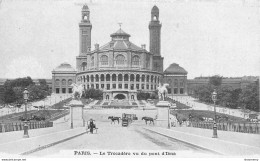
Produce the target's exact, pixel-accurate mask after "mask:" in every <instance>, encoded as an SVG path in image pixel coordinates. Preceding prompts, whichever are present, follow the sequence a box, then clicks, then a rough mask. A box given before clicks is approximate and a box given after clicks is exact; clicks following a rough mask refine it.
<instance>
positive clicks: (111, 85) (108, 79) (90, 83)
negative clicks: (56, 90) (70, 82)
mask: <svg viewBox="0 0 260 161" xmlns="http://www.w3.org/2000/svg"><path fill="white" fill-rule="evenodd" d="M160 79H161V75H159V74H155V73H143V72H139V73H137V72H134V73H130V72H113V73H112V72H111V73H86V74H82V75H78V81H80V82H81V83H82V84H83V85H84V86H85V88H86V89H89V88H95V89H105V90H111V89H126V90H145V91H153V90H156V88H157V86H158V84H159V82H160Z"/></svg>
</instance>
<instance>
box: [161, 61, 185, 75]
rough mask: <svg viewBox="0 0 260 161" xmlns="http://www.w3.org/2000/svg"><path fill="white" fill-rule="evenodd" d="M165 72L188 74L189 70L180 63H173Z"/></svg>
mask: <svg viewBox="0 0 260 161" xmlns="http://www.w3.org/2000/svg"><path fill="white" fill-rule="evenodd" d="M164 74H184V75H186V74H188V72H187V71H186V70H185V69H184V68H183V67H181V66H179V64H176V63H172V64H171V65H170V66H169V67H168V68H167V69H166V70H165V71H164Z"/></svg>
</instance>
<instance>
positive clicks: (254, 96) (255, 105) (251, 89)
mask: <svg viewBox="0 0 260 161" xmlns="http://www.w3.org/2000/svg"><path fill="white" fill-rule="evenodd" d="M258 97H259V96H258V89H257V85H256V84H250V85H248V86H246V87H245V88H244V89H243V90H242V92H241V94H240V95H239V105H240V106H241V107H242V108H246V109H249V110H254V111H259V99H258Z"/></svg>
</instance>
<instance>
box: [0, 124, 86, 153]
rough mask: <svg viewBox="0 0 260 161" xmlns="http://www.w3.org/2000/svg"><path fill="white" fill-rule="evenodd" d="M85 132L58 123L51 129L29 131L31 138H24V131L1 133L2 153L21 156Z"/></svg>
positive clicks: (0, 149)
mask: <svg viewBox="0 0 260 161" xmlns="http://www.w3.org/2000/svg"><path fill="white" fill-rule="evenodd" d="M84 132H85V127H79V128H74V129H70V127H69V125H68V122H58V123H55V124H54V127H51V128H41V129H31V130H29V136H30V138H23V131H15V132H6V133H0V153H4V154H12V155H19V154H22V153H25V152H28V151H31V150H35V149H36V148H40V147H44V146H49V145H51V144H53V143H56V142H60V141H63V140H65V139H68V138H71V137H74V136H76V135H80V134H82V133H84Z"/></svg>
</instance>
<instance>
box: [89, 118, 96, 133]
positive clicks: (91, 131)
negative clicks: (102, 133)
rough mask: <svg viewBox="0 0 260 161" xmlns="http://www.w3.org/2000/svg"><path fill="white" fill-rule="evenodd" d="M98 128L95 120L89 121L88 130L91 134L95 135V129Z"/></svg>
mask: <svg viewBox="0 0 260 161" xmlns="http://www.w3.org/2000/svg"><path fill="white" fill-rule="evenodd" d="M94 128H96V125H95V124H94V120H93V119H90V120H89V125H88V129H89V132H90V133H91V134H93V129H94Z"/></svg>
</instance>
